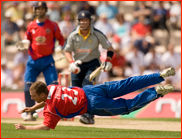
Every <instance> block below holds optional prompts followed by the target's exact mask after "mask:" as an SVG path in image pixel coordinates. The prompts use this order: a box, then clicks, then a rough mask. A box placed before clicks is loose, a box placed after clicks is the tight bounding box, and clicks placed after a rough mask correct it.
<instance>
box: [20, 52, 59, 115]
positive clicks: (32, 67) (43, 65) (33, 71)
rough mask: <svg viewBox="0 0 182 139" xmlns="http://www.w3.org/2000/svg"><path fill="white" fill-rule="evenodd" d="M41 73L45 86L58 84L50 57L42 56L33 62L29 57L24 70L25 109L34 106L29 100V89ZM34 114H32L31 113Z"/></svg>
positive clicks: (33, 102)
mask: <svg viewBox="0 0 182 139" xmlns="http://www.w3.org/2000/svg"><path fill="white" fill-rule="evenodd" d="M41 72H43V74H44V77H45V81H46V84H47V85H50V84H58V82H57V79H58V74H57V70H56V68H55V65H54V59H53V57H52V55H49V56H44V57H42V58H39V59H37V60H33V59H32V57H31V56H29V58H28V61H27V65H26V69H25V77H24V78H25V86H24V93H25V105H26V107H32V106H33V105H35V101H34V100H32V99H31V96H30V92H29V88H30V86H31V85H32V83H34V82H35V81H36V79H37V77H38V76H39V74H40V73H41ZM32 113H34V112H32Z"/></svg>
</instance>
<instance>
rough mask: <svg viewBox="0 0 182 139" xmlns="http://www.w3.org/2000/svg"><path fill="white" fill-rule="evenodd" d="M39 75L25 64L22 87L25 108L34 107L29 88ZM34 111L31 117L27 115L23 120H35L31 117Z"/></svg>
mask: <svg viewBox="0 0 182 139" xmlns="http://www.w3.org/2000/svg"><path fill="white" fill-rule="evenodd" d="M39 74H40V71H39V70H37V69H36V68H34V67H32V66H31V65H30V64H27V66H26V69H25V85H24V94H25V106H26V107H32V106H34V105H35V101H34V100H32V99H31V96H30V91H29V88H30V86H31V85H32V84H33V83H34V82H35V81H36V78H37V76H38V75H39ZM33 113H35V111H33V112H31V115H29V114H28V115H27V116H26V117H25V118H24V120H25V121H32V120H35V119H34V118H33V117H32V115H33Z"/></svg>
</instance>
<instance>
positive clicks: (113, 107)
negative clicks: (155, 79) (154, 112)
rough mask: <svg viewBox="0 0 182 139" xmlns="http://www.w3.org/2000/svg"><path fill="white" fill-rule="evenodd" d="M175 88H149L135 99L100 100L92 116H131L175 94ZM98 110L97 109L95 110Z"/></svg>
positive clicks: (168, 86)
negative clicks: (130, 114)
mask: <svg viewBox="0 0 182 139" xmlns="http://www.w3.org/2000/svg"><path fill="white" fill-rule="evenodd" d="M173 91H174V87H173V86H172V85H166V86H161V85H160V86H158V87H156V88H154V87H153V88H149V89H146V90H145V91H143V92H142V93H140V94H138V95H137V96H136V97H135V98H133V99H128V100H126V99H123V98H119V99H116V100H113V99H108V98H105V97H103V98H101V99H100V98H99V99H96V100H95V102H98V101H100V103H96V104H95V105H94V108H91V110H90V112H91V113H92V114H96V115H101V116H112V115H124V114H129V113H130V112H132V111H136V110H138V109H140V108H142V107H144V106H146V105H147V104H149V103H150V102H152V101H154V100H156V99H157V98H159V97H162V96H163V95H166V94H167V93H169V92H173ZM95 108H96V109H95Z"/></svg>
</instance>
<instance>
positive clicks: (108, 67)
mask: <svg viewBox="0 0 182 139" xmlns="http://www.w3.org/2000/svg"><path fill="white" fill-rule="evenodd" d="M101 66H102V69H103V70H104V72H105V71H110V70H111V68H112V63H111V62H110V60H108V59H107V60H106V61H105V62H104V63H102V65H101Z"/></svg>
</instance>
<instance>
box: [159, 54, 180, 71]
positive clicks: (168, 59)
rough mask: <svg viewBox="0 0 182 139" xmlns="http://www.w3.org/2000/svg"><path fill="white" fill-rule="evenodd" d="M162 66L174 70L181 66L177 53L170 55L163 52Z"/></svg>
mask: <svg viewBox="0 0 182 139" xmlns="http://www.w3.org/2000/svg"><path fill="white" fill-rule="evenodd" d="M161 60H162V64H164V65H165V66H166V67H170V66H172V67H174V68H176V67H177V66H179V65H180V64H181V56H180V54H178V53H175V52H174V53H173V55H171V54H170V52H168V51H167V52H165V53H164V54H163V55H162V57H161Z"/></svg>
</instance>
